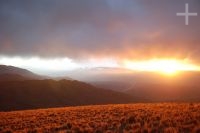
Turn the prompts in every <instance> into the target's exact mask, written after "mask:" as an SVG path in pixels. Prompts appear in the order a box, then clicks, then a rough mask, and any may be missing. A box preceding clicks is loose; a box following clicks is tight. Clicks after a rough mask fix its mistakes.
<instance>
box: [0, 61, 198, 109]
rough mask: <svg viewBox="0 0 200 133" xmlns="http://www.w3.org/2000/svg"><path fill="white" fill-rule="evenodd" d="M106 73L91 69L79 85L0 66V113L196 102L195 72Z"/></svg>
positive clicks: (196, 74) (61, 78)
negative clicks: (37, 109) (81, 106)
mask: <svg viewBox="0 0 200 133" xmlns="http://www.w3.org/2000/svg"><path fill="white" fill-rule="evenodd" d="M104 69H106V68H103V70H104ZM110 69H111V68H110ZM110 69H107V71H103V70H102V68H101V69H100V70H99V69H97V70H96V69H93V70H92V72H90V73H92V74H90V75H89V77H87V75H82V76H85V80H84V82H80V81H76V80H73V79H72V78H69V77H68V76H64V77H57V78H52V77H47V76H41V75H37V74H34V73H32V72H30V71H28V70H25V69H21V68H17V67H13V66H4V65H0V111H3V110H4V111H9V110H21V109H34V108H49V107H61V106H76V105H91V104H113V103H130V102H177V101H179V102H200V84H199V83H200V73H199V72H183V73H179V74H178V75H177V76H174V77H167V76H164V75H161V74H157V73H147V72H146V73H145V72H141V73H139V72H138V73H135V72H132V73H131V72H130V71H126V72H125V73H123V72H122V71H123V70H122V69H120V73H118V70H119V69H117V70H112V71H109V70H110ZM113 69H114V68H113ZM87 71H88V70H86V72H84V74H86V73H87ZM96 71H97V72H96ZM99 71H102V72H103V73H101V72H99ZM107 72H108V73H107ZM113 72H114V73H113ZM80 75H81V73H80ZM63 79H64V80H63ZM88 79H89V80H88ZM86 82H87V83H86ZM102 88H104V89H102Z"/></svg>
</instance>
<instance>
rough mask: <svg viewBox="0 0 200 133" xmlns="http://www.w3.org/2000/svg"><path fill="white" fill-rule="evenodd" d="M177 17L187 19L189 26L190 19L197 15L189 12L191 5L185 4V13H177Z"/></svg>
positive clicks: (186, 23) (186, 22)
mask: <svg viewBox="0 0 200 133" xmlns="http://www.w3.org/2000/svg"><path fill="white" fill-rule="evenodd" d="M176 15H177V16H184V17H185V25H189V17H190V16H197V15H198V14H197V13H191V12H189V4H188V3H186V4H185V12H183V13H176Z"/></svg>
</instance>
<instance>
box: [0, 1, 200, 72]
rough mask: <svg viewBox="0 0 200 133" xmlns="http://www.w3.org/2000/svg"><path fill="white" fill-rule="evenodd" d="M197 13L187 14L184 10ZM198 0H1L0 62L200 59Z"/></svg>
mask: <svg viewBox="0 0 200 133" xmlns="http://www.w3.org/2000/svg"><path fill="white" fill-rule="evenodd" d="M185 3H188V4H189V11H190V12H196V13H198V16H197V17H189V25H187V26H186V25H185V22H184V20H185V18H184V17H180V16H176V13H178V12H184V11H185ZM199 24H200V1H199V0H29V1H27V0H17V1H14V0H1V1H0V64H8V65H14V66H20V67H25V68H30V69H31V70H33V71H36V70H37V71H42V70H49V71H50V70H72V69H77V68H88V67H121V66H122V64H123V61H124V60H134V61H138V60H149V59H157V58H159V59H160V58H172V59H178V60H189V61H190V62H192V63H194V64H200V52H199V51H200V44H199V43H200V37H199V35H200V26H199Z"/></svg>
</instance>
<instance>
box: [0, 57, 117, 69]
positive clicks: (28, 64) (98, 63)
mask: <svg viewBox="0 0 200 133" xmlns="http://www.w3.org/2000/svg"><path fill="white" fill-rule="evenodd" d="M0 64H2V65H11V66H15V67H21V68H26V69H29V70H39V71H40V72H41V71H42V70H43V71H70V70H75V69H79V68H93V67H118V64H117V63H116V62H115V60H113V59H88V60H86V61H80V62H78V61H74V60H73V59H70V58H67V57H65V58H52V59H45V58H39V57H30V58H28V57H27V58H23V57H3V56H0Z"/></svg>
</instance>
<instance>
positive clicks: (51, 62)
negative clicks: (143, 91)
mask: <svg viewBox="0 0 200 133" xmlns="http://www.w3.org/2000/svg"><path fill="white" fill-rule="evenodd" d="M0 64H2V65H11V66H15V67H20V68H25V69H28V70H31V71H33V72H36V73H40V74H44V73H45V74H50V73H53V72H62V71H63V72H64V71H73V70H77V69H83V70H84V69H88V68H96V67H108V68H125V69H128V70H131V71H143V72H159V73H163V74H166V75H174V74H176V73H177V72H180V71H200V66H198V65H195V64H191V63H190V62H189V60H177V59H151V60H123V61H122V62H121V63H120V61H117V60H115V59H112V58H102V59H100V58H92V59H87V60H80V61H75V60H73V59H70V58H67V57H65V58H52V59H45V58H39V57H30V58H28V57H27V58H23V57H5V56H0Z"/></svg>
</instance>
